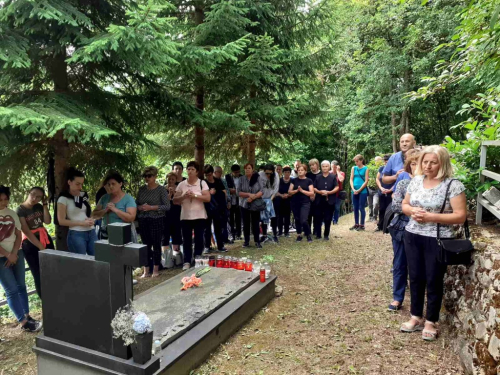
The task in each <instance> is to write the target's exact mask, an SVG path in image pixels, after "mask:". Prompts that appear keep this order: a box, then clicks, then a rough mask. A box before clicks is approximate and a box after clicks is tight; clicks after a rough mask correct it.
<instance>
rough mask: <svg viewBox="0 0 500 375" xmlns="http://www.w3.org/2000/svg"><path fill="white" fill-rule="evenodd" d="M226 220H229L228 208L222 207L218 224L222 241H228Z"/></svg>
mask: <svg viewBox="0 0 500 375" xmlns="http://www.w3.org/2000/svg"><path fill="white" fill-rule="evenodd" d="M228 220H229V210H228V209H227V207H224V210H223V211H222V217H221V222H220V226H221V230H222V241H224V243H228V242H229V231H228V229H227V223H228Z"/></svg>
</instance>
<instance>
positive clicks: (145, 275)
mask: <svg viewBox="0 0 500 375" xmlns="http://www.w3.org/2000/svg"><path fill="white" fill-rule="evenodd" d="M147 277H151V276H150V275H149V274H147V273H143V274H142V275H141V279H145V278H147Z"/></svg>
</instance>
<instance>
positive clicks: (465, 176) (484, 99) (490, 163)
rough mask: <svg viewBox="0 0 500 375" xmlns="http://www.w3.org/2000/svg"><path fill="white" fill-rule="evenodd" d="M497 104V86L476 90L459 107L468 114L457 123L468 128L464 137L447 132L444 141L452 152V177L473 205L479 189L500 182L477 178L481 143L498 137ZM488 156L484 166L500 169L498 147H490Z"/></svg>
mask: <svg viewBox="0 0 500 375" xmlns="http://www.w3.org/2000/svg"><path fill="white" fill-rule="evenodd" d="M499 107H500V90H499V89H490V90H488V91H487V93H486V94H478V96H477V99H475V100H472V101H471V102H470V104H464V106H463V108H462V110H461V111H460V113H461V114H462V113H466V114H468V115H469V116H470V117H469V118H468V119H467V121H464V122H463V123H461V124H459V125H457V126H456V127H458V128H462V129H463V130H464V131H466V132H467V135H466V139H465V140H464V141H455V140H454V139H452V138H451V137H449V136H448V137H446V138H445V143H444V144H443V146H444V147H446V148H447V149H448V151H449V152H450V154H451V157H452V159H451V162H452V164H453V166H454V168H455V177H456V178H457V179H459V180H460V181H462V183H463V184H464V185H465V187H466V189H467V190H466V195H467V198H468V201H469V204H471V205H472V206H474V205H475V199H476V197H477V194H478V193H482V192H484V191H486V190H488V189H489V188H490V187H491V186H492V185H498V184H499V182H498V181H491V180H488V179H487V180H486V181H485V183H480V179H479V177H480V166H479V162H480V154H481V143H482V142H483V141H492V140H498V139H500V124H499V123H498V122H497V113H498V110H499V109H500V108H499ZM487 156H488V157H487V160H486V169H488V170H491V171H494V172H499V171H500V147H489V148H488V154H487Z"/></svg>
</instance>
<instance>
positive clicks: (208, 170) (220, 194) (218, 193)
mask: <svg viewBox="0 0 500 375" xmlns="http://www.w3.org/2000/svg"><path fill="white" fill-rule="evenodd" d="M205 182H206V183H207V185H208V189H209V191H210V194H211V196H212V197H213V198H214V199H215V202H217V210H215V212H213V213H211V214H208V212H207V214H208V217H207V221H206V227H205V250H208V249H210V245H211V244H212V223H213V225H214V232H215V239H216V240H217V250H218V251H222V252H227V249H226V248H225V247H224V239H223V237H222V215H224V210H225V207H226V189H225V187H224V184H223V183H222V181H221V180H220V179H219V178H215V177H214V167H212V166H211V165H205Z"/></svg>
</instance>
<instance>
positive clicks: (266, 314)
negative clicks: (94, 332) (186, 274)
mask: <svg viewBox="0 0 500 375" xmlns="http://www.w3.org/2000/svg"><path fill="white" fill-rule="evenodd" d="M350 225H352V216H351V215H348V216H345V217H343V218H341V221H340V225H339V226H336V227H333V233H332V235H331V238H330V241H329V242H324V241H314V242H313V243H312V244H308V243H307V242H302V243H296V242H295V239H294V238H290V239H282V240H281V242H280V244H279V245H274V244H266V245H265V246H264V249H262V250H256V249H255V248H250V249H242V248H241V242H239V243H237V244H236V245H233V246H231V247H230V248H231V251H230V254H231V255H236V256H239V255H241V256H243V255H250V256H252V257H253V258H254V259H256V258H261V257H262V256H264V255H272V256H274V258H275V263H274V264H273V268H274V270H273V272H274V273H276V274H277V275H278V284H279V285H280V286H282V287H283V295H282V296H281V297H279V298H275V299H274V301H273V302H271V303H270V304H269V305H268V306H267V308H266V309H264V310H263V311H261V312H260V313H258V314H257V315H256V316H255V317H254V318H253V319H252V320H251V321H250V322H249V323H247V324H246V325H245V326H243V327H242V329H241V330H240V331H239V332H238V333H237V334H235V335H234V336H233V337H231V338H230V340H229V341H228V342H227V343H225V344H224V345H222V346H221V347H220V348H219V349H218V350H217V351H216V352H215V353H214V354H213V355H212V356H211V357H210V359H209V360H208V361H207V362H206V363H205V364H203V365H202V366H201V367H200V368H199V369H197V370H196V371H194V373H195V374H199V375H201V374H266V375H267V374H271V375H274V374H290V375H299V374H440V375H447V374H449V375H451V374H461V373H462V371H461V367H460V365H459V361H458V358H457V357H456V356H455V355H454V354H453V352H452V350H451V349H450V341H449V337H448V335H447V333H446V332H444V334H443V335H442V336H441V338H440V339H439V340H438V341H437V342H435V343H425V342H423V341H422V339H421V336H420V335H419V334H417V333H416V334H402V333H400V332H399V326H400V324H401V322H403V321H405V320H406V319H407V318H408V316H409V312H408V305H406V306H405V308H404V310H403V311H401V312H400V313H397V314H393V313H389V312H387V310H386V308H387V304H388V303H389V302H390V301H391V296H392V293H391V283H392V274H391V273H390V268H391V262H392V248H391V245H390V238H389V236H387V235H385V236H384V235H382V234H380V233H374V232H373V230H374V229H375V226H374V225H373V224H369V225H368V226H367V231H366V232H364V233H358V232H350V231H349V230H348V228H349V226H350ZM334 234H335V235H338V236H340V237H341V238H333V235H334ZM244 250H247V251H244ZM178 272H179V270H169V271H163V272H162V274H161V277H159V278H157V279H148V280H141V281H140V282H139V285H138V286H137V287H136V293H138V292H139V291H143V290H145V289H148V288H150V287H152V286H154V285H156V284H158V283H159V282H161V281H163V280H165V279H167V278H169V277H171V276H173V275H174V274H176V273H178ZM406 302H407V303H408V302H409V296H408V294H407V301H406ZM37 315H38V316H39V314H37ZM0 338H3V339H4V340H5V341H3V342H0V375H3V374H22V375H24V374H35V373H36V357H35V355H34V354H33V352H32V350H31V347H32V346H33V344H34V336H32V335H28V334H25V333H22V332H20V330H19V329H18V328H17V327H16V324H13V323H7V324H0Z"/></svg>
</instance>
